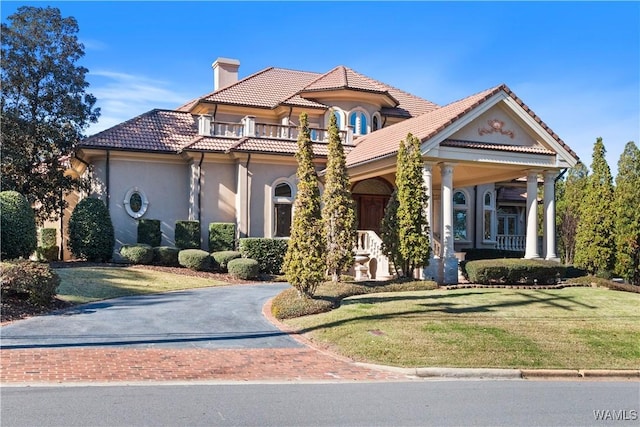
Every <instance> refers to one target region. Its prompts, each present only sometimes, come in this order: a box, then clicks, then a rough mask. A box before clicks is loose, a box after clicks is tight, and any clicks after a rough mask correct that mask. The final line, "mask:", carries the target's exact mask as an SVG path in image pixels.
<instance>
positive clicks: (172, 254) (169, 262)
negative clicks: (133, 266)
mask: <svg viewBox="0 0 640 427" xmlns="http://www.w3.org/2000/svg"><path fill="white" fill-rule="evenodd" d="M179 252H180V249H178V248H175V247H173V246H156V247H155V248H153V263H154V264H155V265H163V266H165V267H177V266H179V265H180V264H179V263H178V253H179Z"/></svg>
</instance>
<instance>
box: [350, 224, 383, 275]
mask: <svg viewBox="0 0 640 427" xmlns="http://www.w3.org/2000/svg"><path fill="white" fill-rule="evenodd" d="M354 252H355V253H356V254H366V255H368V256H369V262H368V264H369V265H368V267H369V276H370V278H371V279H386V278H389V277H391V276H392V275H391V274H390V271H389V268H390V267H391V266H390V263H389V258H387V256H386V255H385V254H384V253H383V252H382V239H381V238H380V236H378V235H377V234H376V232H375V231H372V230H358V241H357V242H356V246H355V248H354ZM373 260H375V261H373ZM372 261H373V263H372Z"/></svg>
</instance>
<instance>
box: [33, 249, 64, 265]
mask: <svg viewBox="0 0 640 427" xmlns="http://www.w3.org/2000/svg"><path fill="white" fill-rule="evenodd" d="M36 254H37V255H38V261H43V262H52V261H58V259H59V258H60V246H38V247H37V248H36Z"/></svg>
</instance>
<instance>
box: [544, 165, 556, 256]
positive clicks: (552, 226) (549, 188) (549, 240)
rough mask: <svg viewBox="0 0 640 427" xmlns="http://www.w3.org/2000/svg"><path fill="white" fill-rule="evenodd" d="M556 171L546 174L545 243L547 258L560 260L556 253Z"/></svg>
mask: <svg viewBox="0 0 640 427" xmlns="http://www.w3.org/2000/svg"><path fill="white" fill-rule="evenodd" d="M555 178H556V173H555V172H554V171H547V172H545V174H544V245H545V259H548V260H552V261H559V259H558V255H556V195H555Z"/></svg>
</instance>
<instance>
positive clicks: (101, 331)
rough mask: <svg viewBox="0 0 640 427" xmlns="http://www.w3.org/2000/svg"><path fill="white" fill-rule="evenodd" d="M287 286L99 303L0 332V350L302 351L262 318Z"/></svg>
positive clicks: (205, 290) (179, 293)
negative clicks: (248, 349)
mask: <svg viewBox="0 0 640 427" xmlns="http://www.w3.org/2000/svg"><path fill="white" fill-rule="evenodd" d="M288 286H289V285H287V284H282V283H279V284H258V285H240V286H224V287H217V288H202V289H191V290H185V291H177V292H169V293H164V294H154V295H144V296H133V297H124V298H116V299H111V300H106V301H99V302H96V303H92V304H85V305H81V306H76V307H72V308H71V309H69V310H66V311H64V312H62V313H57V314H55V315H47V316H37V317H33V318H30V319H26V320H21V321H18V322H14V323H12V324H9V325H6V326H3V327H2V328H0V335H1V336H2V340H1V341H0V347H1V348H3V349H21V348H73V347H91V346H100V347H104V346H111V347H134V348H135V347H138V348H206V349H219V348H291V347H302V345H301V344H300V343H298V342H297V341H295V340H294V339H292V338H290V337H289V336H288V335H287V334H285V333H283V332H281V331H280V330H278V328H276V327H275V326H273V325H272V324H271V323H270V322H269V321H268V320H267V319H265V318H264V317H263V316H262V306H263V305H264V304H265V302H266V301H267V300H268V299H269V298H271V297H273V296H275V295H277V294H278V293H279V292H280V291H282V290H283V289H285V288H286V287H288Z"/></svg>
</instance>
